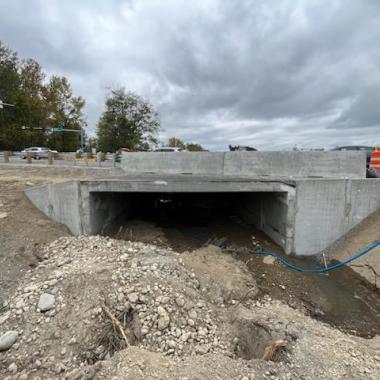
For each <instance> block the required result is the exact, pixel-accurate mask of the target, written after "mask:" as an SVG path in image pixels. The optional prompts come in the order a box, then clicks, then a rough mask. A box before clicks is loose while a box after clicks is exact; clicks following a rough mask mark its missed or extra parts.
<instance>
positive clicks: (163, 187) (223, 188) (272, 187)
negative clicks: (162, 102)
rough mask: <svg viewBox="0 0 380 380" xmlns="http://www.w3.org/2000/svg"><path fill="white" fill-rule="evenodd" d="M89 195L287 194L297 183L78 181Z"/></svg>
mask: <svg viewBox="0 0 380 380" xmlns="http://www.w3.org/2000/svg"><path fill="white" fill-rule="evenodd" d="M80 183H81V184H82V185H84V186H85V187H86V188H87V189H88V191H89V192H158V193H160V192H163V193H171V192H173V193H175V192H180V193H194V192H201V193H202V192H215V193H227V192H287V191H289V189H290V188H293V187H295V186H296V182H295V181H293V180H289V179H284V178H278V179H277V178H273V177H270V178H268V177H256V178H239V177H222V178H221V177H212V176H193V175H189V176H187V175H129V176H123V177H115V178H106V179H92V180H82V181H80Z"/></svg>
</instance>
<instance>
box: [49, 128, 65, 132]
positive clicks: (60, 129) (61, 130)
mask: <svg viewBox="0 0 380 380" xmlns="http://www.w3.org/2000/svg"><path fill="white" fill-rule="evenodd" d="M51 131H52V132H63V127H58V128H52V129H51Z"/></svg>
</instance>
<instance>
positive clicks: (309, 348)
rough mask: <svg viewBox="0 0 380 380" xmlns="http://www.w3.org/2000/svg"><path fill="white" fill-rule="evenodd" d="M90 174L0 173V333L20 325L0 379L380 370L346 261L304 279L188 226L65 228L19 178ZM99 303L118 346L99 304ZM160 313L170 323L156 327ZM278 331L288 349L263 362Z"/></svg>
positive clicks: (361, 292) (370, 319)
mask: <svg viewBox="0 0 380 380" xmlns="http://www.w3.org/2000/svg"><path fill="white" fill-rule="evenodd" d="M97 175H100V176H103V177H104V176H106V174H105V172H102V173H99V174H98V173H96V172H91V171H86V170H64V169H55V170H52V169H51V168H38V169H31V168H30V169H28V170H22V171H21V170H20V169H18V170H15V169H12V170H11V169H9V170H0V336H1V334H2V333H3V332H5V331H8V330H15V331H17V332H18V334H19V338H18V341H17V343H16V344H15V345H14V346H13V347H12V348H11V349H9V350H8V351H5V352H0V378H5V379H9V380H11V379H14V380H16V379H17V380H21V379H36V380H37V379H44V378H52V379H54V378H58V379H92V378H94V379H102V380H105V379H121V378H123V379H124V378H125V379H149V378H151V379H153V378H156V379H157V378H158V379H232V378H237V379H244V380H247V379H248V380H249V379H284V380H285V379H289V380H290V379H315V378H325V379H340V378H352V379H362V378H368V379H378V378H379V377H380V340H379V339H380V323H379V320H380V314H379V311H380V304H379V299H380V297H379V291H378V290H376V289H374V286H373V284H371V283H370V282H368V281H367V280H366V279H365V278H363V277H361V276H360V275H359V274H358V273H356V272H354V271H353V270H352V269H350V268H345V269H343V270H341V271H337V272H333V273H331V274H330V275H329V276H320V275H315V276H314V275H313V276H310V275H304V274H302V273H297V272H294V271H290V270H288V269H286V268H284V267H283V266H281V265H280V264H279V263H277V262H270V261H268V260H264V258H263V257H262V256H257V255H252V254H243V253H239V251H238V249H237V250H232V251H230V252H222V251H221V250H219V249H217V248H215V247H210V246H207V247H204V241H200V240H197V239H196V238H195V237H194V234H193V235H192V234H191V233H190V232H194V230H193V229H192V228H191V229H189V228H183V226H180V225H178V224H177V226H176V227H177V228H173V226H172V225H170V224H164V223H158V224H155V223H152V221H146V220H144V221H134V222H133V223H131V224H129V225H128V227H125V226H115V231H114V233H115V236H116V235H117V236H116V237H117V238H118V239H121V240H110V239H108V238H101V237H89V238H86V237H80V238H72V237H70V234H69V233H68V231H67V230H66V228H65V227H64V226H62V225H58V224H57V223H54V222H52V221H50V220H49V219H48V218H46V217H45V216H44V215H43V214H42V213H40V212H39V211H38V210H36V209H35V208H34V207H33V206H32V205H31V204H30V202H29V201H28V200H27V198H26V197H25V195H24V194H23V190H24V189H25V188H26V187H28V186H37V185H42V184H46V183H51V182H56V181H65V180H69V179H75V178H93V177H94V176H97ZM374 218H375V219H374V220H377V219H376V217H374ZM372 223H376V222H372ZM371 225H372V224H371ZM120 227H122V228H120ZM367 229H368V228H367ZM190 230H191V231H190ZM196 231H197V232H198V233H200V234H201V235H202V236H208V237H210V238H212V239H213V241H214V242H215V243H216V244H217V243H219V242H220V241H222V240H223V241H224V243H226V244H227V245H234V246H235V247H237V248H238V247H239V245H241V246H246V245H248V244H251V245H253V246H255V247H258V246H262V247H266V248H268V249H272V250H275V251H276V252H278V253H279V254H281V251H280V250H279V248H278V247H276V246H275V245H274V244H273V243H272V242H270V241H269V240H268V239H267V238H266V236H264V235H262V234H261V233H260V232H259V231H253V230H252V229H245V228H244V226H242V225H239V223H230V222H226V221H220V223H219V224H218V223H214V224H213V228H212V229H210V227H209V225H208V224H207V223H203V224H202V226H200V227H199V228H197V230H196ZM372 234H373V236H372V237H374V236H376V227H373V232H372ZM252 237H253V239H252ZM222 238H223V239H222ZM57 239H58V240H57ZM150 239H151V241H149V240H150ZM128 240H132V242H130V241H128ZM136 240H139V241H140V240H141V241H143V242H144V243H139V242H136ZM368 240H370V239H367V240H366V242H368ZM352 242H353V243H355V240H352ZM147 243H154V245H151V244H147ZM252 243H254V244H252ZM346 243H347V245H346V248H345V249H344V251H345V252H346V253H348V252H347V249H348V248H347V247H348V246H349V240H346ZM362 243H364V240H363V241H358V242H357V246H356V247H358V246H359V245H360V246H361V244H362ZM199 248H200V249H199ZM360 248H362V246H361V247H360ZM352 249H353V250H355V249H356V248H352ZM299 264H302V265H315V264H316V263H305V262H299ZM43 292H50V293H51V294H54V295H55V306H54V308H53V309H52V310H50V311H48V312H47V313H41V312H40V311H39V310H38V309H37V303H38V299H39V297H40V296H41V294H42V293H43ZM136 297H137V298H136ZM177 297H180V298H182V299H184V300H185V304H184V305H183V306H180V304H179V303H177V301H176V298H177ZM178 302H179V301H178ZM105 303H106V304H107V305H108V307H109V309H110V310H111V312H112V313H113V315H115V316H116V317H117V318H119V319H120V321H121V323H122V324H123V325H124V326H125V329H126V332H127V334H128V339H130V342H132V343H131V344H130V345H128V346H127V345H126V344H124V343H123V338H122V336H121V335H120V331H118V330H117V328H115V325H114V324H112V323H111V321H110V319H109V318H108V317H107V315H106V314H105V313H104V310H102V306H103V305H104V304H105ZM159 307H161V309H160V308H159ZM162 308H163V309H164V311H162ZM194 311H196V313H195V314H194ZM165 313H166V314H165ZM194 315H195V317H194ZM137 317H138V318H137ZM166 317H168V318H169V320H170V322H169V324H168V325H167V327H164V328H163V329H162V330H160V328H161V327H162V326H161V327H159V324H161V325H162V324H164V326H166V322H165V318H166ZM189 318H190V319H192V318H193V319H194V321H193V322H194V324H193V322H191V323H190V322H189V321H188V319H189ZM325 322H326V323H325ZM146 330H147V331H148V332H146ZM178 331H179V332H178ZM149 334H151V335H149ZM364 338H365V339H364ZM278 340H283V341H286V342H287V343H286V347H283V348H280V349H279V350H278V351H276V352H275V353H274V356H273V357H272V358H271V359H272V360H269V361H265V360H262V357H263V353H264V351H265V350H266V349H267V348H268V347H269V346H270V345H271V344H273V343H274V342H276V341H278ZM321 363H323V366H321Z"/></svg>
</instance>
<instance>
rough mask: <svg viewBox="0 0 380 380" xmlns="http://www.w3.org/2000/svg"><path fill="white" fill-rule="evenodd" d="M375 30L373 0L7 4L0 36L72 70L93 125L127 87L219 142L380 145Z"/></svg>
mask: <svg viewBox="0 0 380 380" xmlns="http://www.w3.org/2000/svg"><path fill="white" fill-rule="evenodd" d="M379 34H380V3H378V2H377V1H375V0H360V1H359V0H357V1H351V2H346V1H343V0H330V1H327V0H298V1H294V0H282V1H280V0H266V1H264V0H241V1H239V2H230V1H222V0H198V1H195V0H194V1H192V2H189V1H185V0H182V1H180V0H156V1H153V0H140V1H117V0H112V1H107V2H104V1H100V0H93V1H89V0H87V1H80V2H61V1H58V0H50V1H47V0H45V1H43V0H39V1H37V0H35V1H26V0H25V1H22V0H13V1H12V2H9V1H5V0H0V39H1V40H3V41H4V42H5V43H7V44H8V45H9V46H10V47H11V48H13V49H15V50H17V51H18V52H19V54H20V55H21V56H22V57H32V58H35V59H36V60H38V61H39V62H40V63H41V64H42V65H43V66H44V68H45V69H46V70H47V72H48V73H49V74H52V73H58V74H61V75H66V76H67V77H68V78H69V79H70V81H71V83H72V84H73V87H74V89H75V92H76V93H77V94H80V95H82V96H84V97H85V98H86V100H87V108H86V113H87V117H88V121H89V126H90V128H91V129H92V130H94V128H95V125H96V121H97V118H98V117H99V114H100V113H101V111H102V109H103V102H104V97H105V95H106V94H107V91H108V90H107V88H108V87H113V86H119V85H122V86H125V87H126V88H127V89H129V90H132V91H136V92H138V93H139V94H141V95H143V96H144V97H146V98H148V99H149V100H150V101H151V102H152V103H153V104H154V105H155V106H156V107H157V108H158V110H159V112H160V114H161V120H162V126H163V129H164V132H163V133H162V137H163V138H166V137H168V136H172V135H176V136H177V137H181V138H183V139H185V140H189V141H196V142H200V143H202V144H204V145H205V146H207V147H208V148H210V149H215V150H221V149H225V148H226V147H227V145H228V144H229V143H234V144H251V145H254V146H257V147H259V148H262V149H275V148H290V147H292V146H294V145H296V144H298V145H302V146H309V147H319V146H326V147H332V146H335V145H339V144H342V145H343V144H344V145H346V144H374V143H379V142H380V141H379V140H380V106H379V104H380V47H379V44H378V36H379Z"/></svg>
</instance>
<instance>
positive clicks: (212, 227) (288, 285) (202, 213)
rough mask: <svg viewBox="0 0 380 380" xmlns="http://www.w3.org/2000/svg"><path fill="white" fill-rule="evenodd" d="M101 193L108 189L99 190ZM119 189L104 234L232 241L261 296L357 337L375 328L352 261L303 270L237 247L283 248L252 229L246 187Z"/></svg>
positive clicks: (168, 242) (374, 309) (371, 296)
mask: <svg viewBox="0 0 380 380" xmlns="http://www.w3.org/2000/svg"><path fill="white" fill-rule="evenodd" d="M102 196H103V197H104V196H106V195H105V193H102ZM108 196H109V195H108ZM117 196H118V202H119V204H120V205H122V204H123V202H126V204H127V205H128V206H127V207H125V208H123V211H121V209H120V213H119V216H118V217H117V218H116V219H114V220H113V221H112V222H110V223H108V224H107V225H106V226H105V228H104V231H103V233H104V234H105V235H109V236H112V237H115V238H118V239H125V240H136V241H143V242H146V243H152V242H153V243H155V244H159V245H164V246H170V247H171V248H173V249H174V250H176V251H179V252H185V251H191V250H194V249H197V248H199V247H201V246H202V245H204V244H205V243H207V242H208V243H214V244H216V245H227V246H229V247H231V246H232V247H233V249H232V252H231V254H233V255H234V256H235V257H236V258H237V259H240V260H243V261H245V262H246V263H247V265H248V267H249V269H250V270H251V272H252V274H253V276H254V278H255V280H256V281H257V283H258V286H259V289H260V293H259V297H262V296H263V295H266V294H267V295H269V296H270V297H272V298H276V299H280V300H282V301H283V302H285V303H287V304H288V305H290V306H291V307H295V308H297V309H301V310H303V311H304V312H305V313H307V314H309V315H311V316H312V317H314V318H316V319H319V320H322V321H324V322H327V323H329V324H331V325H333V326H335V327H337V328H339V329H341V330H343V331H346V332H350V333H352V334H356V335H360V336H363V337H372V336H374V335H376V334H380V326H379V323H378V321H379V317H380V298H379V293H378V291H376V290H374V289H373V287H372V286H371V285H370V284H369V283H368V282H367V281H366V280H364V279H363V278H362V277H360V276H359V275H358V274H357V273H356V272H354V271H352V270H351V269H350V268H343V269H341V270H339V271H335V272H331V273H329V274H328V275H319V274H305V273H299V272H295V271H292V270H290V269H288V268H285V267H283V266H281V265H280V264H277V263H276V264H274V265H268V264H265V263H263V257H262V256H259V255H255V254H250V253H241V252H240V251H239V248H242V247H243V248H244V247H245V248H251V249H252V248H265V249H269V250H272V251H274V252H276V253H277V254H282V255H284V252H283V249H282V248H281V247H280V246H279V245H278V244H276V242H274V241H273V240H272V239H271V238H270V237H269V236H268V235H267V234H265V233H264V232H263V231H262V230H260V229H259V228H257V227H260V226H261V225H262V224H260V223H257V224H256V225H253V224H251V223H249V222H252V220H253V219H252V215H254V214H253V213H252V210H254V209H255V206H254V203H253V202H252V198H250V199H249V200H250V201H251V203H250V208H249V210H250V218H248V219H247V207H245V205H247V197H246V196H244V194H243V195H242V194H233V193H229V194H220V193H219V194H186V193H182V194H174V195H170V194H128V195H125V194H118V195H117ZM275 196H277V197H278V196H281V194H277V195H276V194H273V193H270V194H267V193H262V194H260V193H258V194H256V196H255V199H256V200H257V205H256V209H260V208H261V209H262V206H261V205H262V203H263V202H265V201H266V200H268V198H269V197H275ZM256 217H257V215H256ZM261 217H263V215H262V214H261ZM264 217H265V216H264ZM256 221H257V220H256ZM282 222H284V219H283V220H282ZM277 226H279V227H278V229H279V230H280V229H281V221H277ZM285 256H286V255H285ZM286 257H287V259H288V260H290V261H291V262H292V263H295V264H298V265H300V266H303V267H307V266H309V267H310V266H313V267H315V266H316V265H320V263H319V262H317V261H316V259H315V258H309V259H305V258H304V259H302V258H296V257H288V256H286ZM253 333H255V332H253ZM247 347H248V348H246V349H243V353H242V355H241V356H242V357H245V356H250V354H249V352H250V349H249V346H247ZM247 350H248V351H249V352H248V351H247ZM246 351H247V352H248V353H244V352H246ZM259 351H260V350H259Z"/></svg>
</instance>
